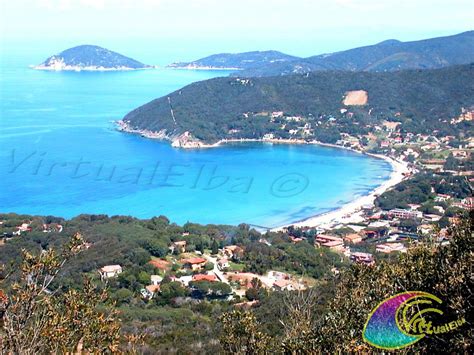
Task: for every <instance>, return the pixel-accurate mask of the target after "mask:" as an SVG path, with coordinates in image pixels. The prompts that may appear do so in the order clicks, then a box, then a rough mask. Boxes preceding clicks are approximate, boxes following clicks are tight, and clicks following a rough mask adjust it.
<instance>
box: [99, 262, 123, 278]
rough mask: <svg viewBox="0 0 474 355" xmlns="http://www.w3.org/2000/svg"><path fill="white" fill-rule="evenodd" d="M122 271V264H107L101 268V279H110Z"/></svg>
mask: <svg viewBox="0 0 474 355" xmlns="http://www.w3.org/2000/svg"><path fill="white" fill-rule="evenodd" d="M121 273H122V267H121V266H120V265H106V266H104V267H103V268H101V269H100V270H99V274H100V277H101V279H102V280H103V279H110V278H112V277H116V276H117V275H118V274H121Z"/></svg>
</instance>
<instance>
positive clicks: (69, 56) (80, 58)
mask: <svg viewBox="0 0 474 355" xmlns="http://www.w3.org/2000/svg"><path fill="white" fill-rule="evenodd" d="M149 67H150V66H149V65H145V64H143V63H141V62H139V61H137V60H135V59H132V58H128V57H126V56H124V55H122V54H119V53H116V52H113V51H110V50H108V49H105V48H102V47H99V46H92V45H82V46H77V47H73V48H69V49H66V50H65V51H62V52H61V53H59V54H55V55H53V56H51V57H49V58H48V59H46V60H45V61H44V62H43V63H41V64H40V65H38V66H36V67H35V68H36V69H43V70H48V69H54V70H79V69H81V70H93V69H97V68H101V69H143V68H149Z"/></svg>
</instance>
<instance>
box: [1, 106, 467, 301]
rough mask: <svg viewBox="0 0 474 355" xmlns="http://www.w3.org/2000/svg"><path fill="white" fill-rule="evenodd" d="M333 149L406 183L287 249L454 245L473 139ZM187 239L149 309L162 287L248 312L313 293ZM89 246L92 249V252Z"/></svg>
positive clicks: (152, 286) (378, 251)
mask: <svg viewBox="0 0 474 355" xmlns="http://www.w3.org/2000/svg"><path fill="white" fill-rule="evenodd" d="M262 114H263V113H262ZM341 115H344V116H345V117H346V116H347V117H351V115H353V113H352V112H351V111H349V110H348V109H341ZM266 116H268V117H269V118H270V120H273V121H275V122H278V121H284V122H286V123H285V124H284V125H283V126H282V128H283V129H286V128H287V125H288V126H294V125H296V128H291V129H290V130H289V134H290V136H291V137H292V138H290V139H289V140H288V141H289V142H290V143H311V142H312V140H308V139H307V137H308V136H311V135H312V134H313V132H314V127H313V126H312V125H313V124H312V123H309V122H308V120H307V119H305V118H303V117H299V116H297V117H295V116H287V115H285V114H284V113H283V112H272V113H266ZM473 119H474V111H473V110H465V109H463V110H462V114H461V115H460V116H459V117H458V118H455V119H451V120H450V121H449V122H448V121H447V122H446V124H450V125H457V124H460V123H462V122H464V121H472V120H473ZM312 121H314V119H312ZM318 124H319V123H318V122H316V125H318ZM326 124H337V119H336V118H333V117H328V118H327V123H326ZM233 133H235V132H233ZM263 140H264V141H265V140H266V141H274V142H279V141H282V140H284V141H285V142H286V141H287V140H285V139H282V138H276V137H275V136H274V135H273V134H267V135H265V136H264V137H263ZM334 146H337V147H342V148H346V149H351V150H353V151H357V152H361V153H370V154H380V155H383V156H384V157H386V158H389V159H392V160H393V161H395V162H399V163H400V164H403V166H404V167H405V168H406V169H405V170H404V172H403V179H402V181H401V182H400V183H399V184H397V185H395V186H394V187H391V188H390V189H388V191H383V193H381V195H375V196H374V198H375V200H374V201H373V202H371V203H368V204H365V205H362V206H359V208H357V210H356V211H354V212H353V213H348V214H346V215H344V216H342V218H337V219H332V220H326V221H325V222H324V223H318V224H313V225H305V222H304V221H302V222H300V223H298V224H295V225H291V226H285V227H282V228H279V229H278V231H273V232H280V233H285V235H287V236H288V237H289V240H288V242H289V243H292V244H295V245H296V244H299V243H303V242H304V243H307V244H309V246H310V247H312V248H315V249H321V250H328V251H330V252H333V253H336V254H337V255H339V256H340V258H341V260H347V261H348V262H353V263H360V264H365V265H369V266H370V265H374V264H376V263H377V260H378V259H379V258H385V257H389V255H390V254H397V253H405V252H406V251H407V249H408V248H410V247H412V246H414V245H416V243H417V242H418V241H419V240H422V239H423V238H425V237H430V238H433V239H434V241H435V242H437V243H442V244H443V243H449V238H450V236H449V228H448V227H449V226H451V225H453V224H456V223H457V222H458V220H459V217H458V215H459V213H464V212H467V211H469V210H470V209H472V208H474V198H473V197H472V182H473V181H474V171H473V170H474V165H473V162H472V153H473V151H474V137H470V136H467V137H465V138H464V139H462V140H459V139H458V138H456V137H455V136H449V135H447V136H441V137H440V136H439V132H437V131H433V132H432V134H429V135H427V134H412V133H409V132H405V131H402V130H401V129H400V123H399V122H391V121H383V122H381V123H380V124H379V125H375V126H373V127H371V132H370V133H369V134H367V135H362V136H358V135H350V134H347V133H343V134H341V139H339V140H337V142H336V143H335V144H334ZM420 177H421V178H420ZM417 179H418V180H417ZM394 190H396V191H395V192H393V191H394ZM391 191H392V196H390V193H391ZM415 200H416V202H415ZM50 222H51V221H50ZM3 224H4V221H0V228H1V230H2V233H1V234H0V246H1V245H3V244H4V243H5V242H7V241H8V240H9V239H12V238H15V237H18V236H21V235H23V234H27V233H29V232H31V228H32V227H31V225H30V224H31V221H27V220H25V221H22V223H19V224H18V225H16V226H10V227H12V228H4V227H5V226H4V225H3ZM35 228H36V229H38V228H39V230H42V232H43V233H45V234H46V233H52V232H54V233H58V234H59V233H61V232H62V231H63V226H62V225H61V224H60V223H54V222H51V223H44V224H42V225H41V226H36V227H35ZM260 232H263V233H265V232H266V231H263V230H262V231H260ZM188 236H189V233H186V232H183V233H182V235H181V237H180V238H177V239H176V238H175V239H176V240H174V241H173V242H172V243H171V244H170V245H168V249H169V250H168V252H167V255H166V256H164V257H152V258H151V260H150V261H149V262H148V264H149V265H151V266H152V267H153V268H154V270H155V273H153V274H151V275H150V276H149V278H148V277H147V279H146V280H147V281H146V282H145V281H144V283H148V284H146V285H145V287H144V288H142V289H141V290H140V295H139V296H140V297H141V298H142V299H143V300H144V301H150V300H151V299H153V298H155V297H156V296H157V295H159V294H160V292H161V290H162V285H163V283H170V282H171V283H176V284H179V285H180V287H182V288H183V289H186V290H187V291H188V294H189V295H190V296H191V297H195V298H199V299H202V298H212V299H222V300H233V299H234V298H235V299H236V300H243V302H242V304H243V305H252V304H255V302H258V300H257V298H258V297H256V296H255V290H257V289H265V290H267V291H294V290H304V289H306V288H308V287H311V286H313V285H314V280H312V279H311V278H307V277H306V278H305V277H303V275H298V274H295V273H289V272H285V271H282V270H268V271H266V272H265V273H261V274H259V273H254V272H248V271H245V269H246V265H245V263H244V262H243V261H242V260H243V256H244V255H245V253H246V249H245V246H244V245H238V244H236V245H224V246H221V247H217V246H213V248H212V250H210V249H206V250H203V251H198V250H195V249H193V248H191V249H189V248H188V246H189V245H188V244H187V237H188ZM269 239H270V238H266V237H265V234H262V238H260V240H259V242H260V243H263V244H265V245H268V246H271V245H272V243H271V240H269ZM305 245H306V244H305ZM91 246H92V245H91V244H88V245H87V249H88V248H90V247H91ZM124 271H125V267H124V266H123V265H120V264H111V265H103V266H102V267H101V268H100V269H99V270H97V275H98V276H99V279H100V280H102V282H104V283H108V282H110V281H111V280H114V279H116V278H118V277H120V274H122V273H123V272H124ZM332 273H333V275H337V274H338V273H339V270H338V268H336V267H334V268H333V270H332Z"/></svg>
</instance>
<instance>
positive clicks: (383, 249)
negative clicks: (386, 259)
mask: <svg viewBox="0 0 474 355" xmlns="http://www.w3.org/2000/svg"><path fill="white" fill-rule="evenodd" d="M375 250H376V251H377V252H379V253H384V254H390V253H392V252H395V251H398V252H401V253H406V251H407V248H406V247H405V246H404V245H403V244H402V243H383V244H378V245H377V246H376V247H375Z"/></svg>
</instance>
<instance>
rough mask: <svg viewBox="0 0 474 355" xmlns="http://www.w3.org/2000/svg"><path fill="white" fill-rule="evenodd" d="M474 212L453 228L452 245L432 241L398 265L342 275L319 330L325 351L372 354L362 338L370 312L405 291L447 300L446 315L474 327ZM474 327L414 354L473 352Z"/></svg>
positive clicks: (417, 347)
mask: <svg viewBox="0 0 474 355" xmlns="http://www.w3.org/2000/svg"><path fill="white" fill-rule="evenodd" d="M473 220H474V211H471V215H470V218H467V219H465V220H463V222H462V223H461V224H460V225H457V226H452V227H451V238H450V244H449V245H448V246H441V245H439V244H434V243H433V242H431V241H427V242H424V243H420V244H419V245H417V246H415V247H412V248H409V249H408V251H407V253H406V254H402V255H400V256H399V259H398V260H397V261H396V262H390V261H381V262H378V263H377V264H376V265H375V267H368V266H364V265H353V266H352V267H351V268H350V269H349V270H347V271H345V272H343V273H342V274H341V279H340V280H339V282H338V285H337V290H336V295H335V297H334V299H333V300H332V302H331V303H330V305H329V312H328V314H327V315H326V316H325V318H324V319H325V321H324V323H323V325H322V327H320V328H319V329H318V331H317V334H316V333H315V334H316V337H317V338H318V340H319V342H320V344H321V349H322V350H323V352H338V353H339V352H341V353H346V352H353V351H362V352H368V351H371V350H373V348H371V347H370V346H369V345H368V344H366V343H364V342H363V340H362V337H361V334H362V330H363V326H364V324H365V322H366V320H367V317H368V315H369V314H370V312H371V311H372V310H373V309H374V308H375V307H376V306H377V304H378V303H379V302H381V301H382V300H384V299H386V298H387V297H390V296H394V295H396V294H398V293H400V292H405V291H409V290H410V291H411V290H417V291H425V292H429V293H431V294H434V295H437V296H438V297H440V298H441V299H442V300H443V303H444V308H445V314H446V316H448V315H456V318H460V317H465V318H466V320H467V322H468V324H472V321H473V320H472V314H473V313H474V312H473V310H472V296H471V294H472V289H473V286H474V285H473V278H472V275H473V273H472V261H473V260H472V255H473V252H474V248H473V246H474V239H473V232H474V228H473V223H472V222H473ZM473 333H474V330H473V329H472V327H469V326H467V327H464V328H460V329H459V331H457V332H452V333H445V334H442V335H439V334H438V335H437V336H428V337H426V341H425V340H423V341H420V342H418V343H416V344H414V345H412V346H411V347H410V348H408V350H409V351H410V352H414V353H430V352H432V353H441V352H443V353H448V352H450V353H466V352H467V353H469V352H470V351H469V349H471V348H472V346H473V345H474V341H473V339H474V338H473V336H474V334H473Z"/></svg>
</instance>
